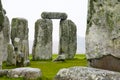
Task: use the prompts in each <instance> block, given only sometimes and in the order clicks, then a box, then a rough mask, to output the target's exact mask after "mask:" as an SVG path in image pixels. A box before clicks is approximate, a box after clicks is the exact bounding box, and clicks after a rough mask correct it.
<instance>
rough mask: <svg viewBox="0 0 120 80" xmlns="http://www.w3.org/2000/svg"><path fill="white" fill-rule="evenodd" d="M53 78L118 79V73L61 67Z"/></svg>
mask: <svg viewBox="0 0 120 80" xmlns="http://www.w3.org/2000/svg"><path fill="white" fill-rule="evenodd" d="M54 80H120V73H118V72H113V71H107V70H102V69H96V68H88V67H71V68H64V69H61V70H60V71H59V72H58V73H57V74H56V76H55V79H54Z"/></svg>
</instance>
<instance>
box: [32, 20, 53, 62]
mask: <svg viewBox="0 0 120 80" xmlns="http://www.w3.org/2000/svg"><path fill="white" fill-rule="evenodd" d="M52 28H53V25H52V20H50V19H38V20H37V21H36V22H35V35H34V37H35V38H34V44H33V50H32V55H33V60H49V59H52Z"/></svg>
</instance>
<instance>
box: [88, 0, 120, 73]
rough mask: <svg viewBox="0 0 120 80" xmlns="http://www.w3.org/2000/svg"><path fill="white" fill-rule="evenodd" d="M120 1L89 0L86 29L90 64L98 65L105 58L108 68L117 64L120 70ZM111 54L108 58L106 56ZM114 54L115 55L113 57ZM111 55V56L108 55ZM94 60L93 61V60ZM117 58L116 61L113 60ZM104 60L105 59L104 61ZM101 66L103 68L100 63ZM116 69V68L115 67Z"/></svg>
mask: <svg viewBox="0 0 120 80" xmlns="http://www.w3.org/2000/svg"><path fill="white" fill-rule="evenodd" d="M119 8H120V1H119V0H89V9H88V21H87V31H86V55H87V59H89V62H90V65H92V66H94V67H96V66H97V67H98V63H97V64H95V63H92V62H94V61H96V59H97V61H101V59H103V58H104V61H105V62H104V63H107V62H108V60H109V63H111V62H112V63H113V62H114V64H110V65H108V64H106V65H104V66H106V69H107V67H108V69H109V67H111V66H113V65H116V67H114V68H117V69H116V70H118V71H120V69H119V68H118V67H119V64H120V63H118V62H119V61H120V59H119V58H120V50H119V49H120V14H119V13H120V10H119ZM107 55H111V57H112V58H110V59H108V58H106V57H104V56H107ZM113 56H114V57H113ZM108 57H109V56H108ZM91 60H92V61H91ZM113 60H116V61H113ZM102 62H103V61H102ZM99 65H101V66H99V68H103V67H104V66H102V64H101V63H99ZM113 70H114V69H113Z"/></svg>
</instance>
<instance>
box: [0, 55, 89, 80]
mask: <svg viewBox="0 0 120 80" xmlns="http://www.w3.org/2000/svg"><path fill="white" fill-rule="evenodd" d="M56 57H57V54H54V55H53V59H55V58H56ZM73 66H87V60H86V58H85V55H84V54H77V55H76V56H75V58H74V59H73V60H66V61H65V62H52V61H31V65H30V66H29V67H33V68H40V69H41V71H42V74H43V77H42V80H52V79H53V78H54V76H55V75H56V73H57V72H58V71H59V70H60V69H61V68H68V67H73ZM3 68H4V69H11V68H15V67H13V66H11V67H10V66H5V64H4V65H3ZM0 80H23V79H20V78H18V79H9V78H7V77H1V78H0Z"/></svg>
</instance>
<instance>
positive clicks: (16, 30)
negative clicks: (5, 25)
mask: <svg viewBox="0 0 120 80" xmlns="http://www.w3.org/2000/svg"><path fill="white" fill-rule="evenodd" d="M11 27H12V28H11V41H12V44H13V46H14V48H15V49H16V45H15V42H14V41H15V38H19V39H20V41H19V45H18V46H17V49H18V52H20V53H22V54H23V55H24V60H25V61H26V60H29V59H28V56H29V41H28V31H29V29H28V21H27V20H26V19H23V18H13V19H12V24H11Z"/></svg>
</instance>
